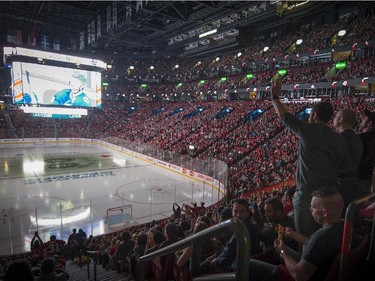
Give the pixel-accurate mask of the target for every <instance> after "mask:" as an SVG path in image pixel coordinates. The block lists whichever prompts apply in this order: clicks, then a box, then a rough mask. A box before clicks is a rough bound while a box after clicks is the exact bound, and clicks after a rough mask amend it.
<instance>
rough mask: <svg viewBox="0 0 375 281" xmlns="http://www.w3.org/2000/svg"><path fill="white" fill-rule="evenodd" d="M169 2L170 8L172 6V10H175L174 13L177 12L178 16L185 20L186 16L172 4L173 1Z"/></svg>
mask: <svg viewBox="0 0 375 281" xmlns="http://www.w3.org/2000/svg"><path fill="white" fill-rule="evenodd" d="M169 2H170V3H171V6H172V8H173V10H175V11H176V13H177V14H179V16H180V17H181V19H182V20H183V21H186V18H185V17H184V16H183V15H182V14H181V13H180V11H179V10H178V9H177V8H176V7H175V6H174V5H173V2H172V1H169Z"/></svg>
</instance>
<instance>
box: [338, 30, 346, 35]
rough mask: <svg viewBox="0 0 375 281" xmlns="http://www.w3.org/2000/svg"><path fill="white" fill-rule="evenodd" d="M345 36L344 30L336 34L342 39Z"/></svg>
mask: <svg viewBox="0 0 375 281" xmlns="http://www.w3.org/2000/svg"><path fill="white" fill-rule="evenodd" d="M345 34H346V30H345V29H342V30H340V31H339V32H338V33H337V36H340V37H342V36H344V35H345Z"/></svg>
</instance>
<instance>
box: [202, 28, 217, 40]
mask: <svg viewBox="0 0 375 281" xmlns="http://www.w3.org/2000/svg"><path fill="white" fill-rule="evenodd" d="M216 32H217V29H216V28H215V29H212V30H209V31H207V32H203V33H201V34H199V38H203V37H206V36H208V35H211V34H215V33H216Z"/></svg>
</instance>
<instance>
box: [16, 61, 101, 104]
mask: <svg viewBox="0 0 375 281" xmlns="http://www.w3.org/2000/svg"><path fill="white" fill-rule="evenodd" d="M101 83H102V76H101V73H100V72H96V71H89V70H81V69H73V68H63V67H56V66H50V65H44V64H32V63H25V62H13V63H12V84H13V87H12V93H13V103H15V104H39V105H56V106H72V107H101V106H102V88H101Z"/></svg>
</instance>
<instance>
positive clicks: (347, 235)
mask: <svg viewBox="0 0 375 281" xmlns="http://www.w3.org/2000/svg"><path fill="white" fill-rule="evenodd" d="M374 199H375V193H372V194H369V195H367V196H364V197H362V198H359V199H357V200H355V201H353V202H351V203H350V204H349V206H348V207H347V209H346V214H345V223H344V233H343V240H342V247H341V257H340V272H339V281H344V280H346V279H347V278H346V276H348V271H349V269H350V267H349V254H350V250H351V244H352V243H351V242H352V236H353V229H354V223H355V220H356V218H357V216H356V214H357V211H358V209H359V207H360V205H361V204H363V203H366V202H370V201H373V200H374ZM374 248H375V213H374V217H373V218H372V230H371V240H370V247H369V252H368V255H367V258H366V259H367V260H370V259H373V258H374V253H375V249H374Z"/></svg>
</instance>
